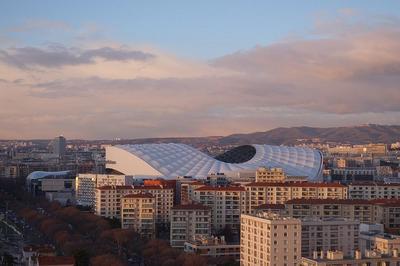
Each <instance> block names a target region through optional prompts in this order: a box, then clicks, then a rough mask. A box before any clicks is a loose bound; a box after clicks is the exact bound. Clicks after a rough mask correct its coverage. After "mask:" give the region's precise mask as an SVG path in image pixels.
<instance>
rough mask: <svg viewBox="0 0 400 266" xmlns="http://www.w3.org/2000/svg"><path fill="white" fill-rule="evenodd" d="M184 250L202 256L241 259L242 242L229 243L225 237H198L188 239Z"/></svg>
mask: <svg viewBox="0 0 400 266" xmlns="http://www.w3.org/2000/svg"><path fill="white" fill-rule="evenodd" d="M183 250H184V251H185V252H186V253H193V254H197V255H200V256H207V257H231V258H235V259H237V260H239V259H240V244H228V243H226V242H225V239H224V238H223V237H221V238H218V237H215V238H214V237H198V238H196V239H194V240H189V241H186V242H185V244H184V248H183Z"/></svg>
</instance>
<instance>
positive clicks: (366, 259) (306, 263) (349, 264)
mask: <svg viewBox="0 0 400 266" xmlns="http://www.w3.org/2000/svg"><path fill="white" fill-rule="evenodd" d="M399 264H400V257H399V256H398V251H397V250H393V251H392V253H391V255H388V256H384V255H382V254H380V253H379V252H377V251H373V250H366V251H364V255H362V254H361V252H360V251H356V252H355V255H354V256H352V257H345V256H344V255H343V252H341V251H332V250H331V251H328V252H326V254H325V253H323V254H322V256H318V255H317V256H316V257H313V258H304V257H303V258H302V260H301V265H302V266H360V265H361V266H390V265H396V266H397V265H399Z"/></svg>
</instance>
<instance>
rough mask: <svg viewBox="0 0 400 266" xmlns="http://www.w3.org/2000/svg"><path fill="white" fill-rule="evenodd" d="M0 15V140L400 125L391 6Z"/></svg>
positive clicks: (38, 9) (56, 8)
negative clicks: (63, 136) (60, 135)
mask: <svg viewBox="0 0 400 266" xmlns="http://www.w3.org/2000/svg"><path fill="white" fill-rule="evenodd" d="M295 3H296V4H297V5H295ZM0 10H1V16H0V106H1V109H0V125H1V126H0V139H33V138H41V139H44V138H52V137H54V136H57V135H59V134H63V135H65V136H66V137H67V138H70V139H72V138H82V139H85V138H86V139H112V138H115V137H120V138H147V137H171V136H175V137H181V136H212V135H214V136H215V135H228V134H231V133H244V132H252V131H265V130H268V129H272V128H275V127H280V126H302V125H308V126H318V127H331V126H348V125H359V124H366V123H374V124H400V85H399V84H400V2H398V1H280V3H279V4H278V3H275V1H255V2H253V3H252V4H251V5H249V4H246V3H233V2H231V1H218V3H214V2H213V1H201V2H195V3H188V2H186V1H168V3H166V2H165V3H159V2H155V1H154V2H146V4H144V3H140V2H139V1H137V2H136V1H117V2H116V3H115V4H114V3H113V4H111V2H108V1H84V3H81V1H68V2H63V3H60V2H58V3H56V2H55V1H33V0H30V1H11V0H9V1H2V2H1V3H0Z"/></svg>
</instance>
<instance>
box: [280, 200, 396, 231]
mask: <svg viewBox="0 0 400 266" xmlns="http://www.w3.org/2000/svg"><path fill="white" fill-rule="evenodd" d="M285 209H286V214H287V215H289V216H291V217H295V218H306V217H312V216H315V217H343V218H347V219H350V220H358V221H360V222H361V223H380V224H383V225H384V227H385V230H387V231H388V230H399V229H400V200H398V199H376V200H354V199H293V200H289V201H287V202H286V203H285Z"/></svg>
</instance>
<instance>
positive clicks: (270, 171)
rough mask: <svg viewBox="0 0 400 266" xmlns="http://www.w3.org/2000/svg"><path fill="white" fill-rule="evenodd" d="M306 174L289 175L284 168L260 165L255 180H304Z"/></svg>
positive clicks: (305, 179)
mask: <svg viewBox="0 0 400 266" xmlns="http://www.w3.org/2000/svg"><path fill="white" fill-rule="evenodd" d="M304 181H307V177H306V176H288V175H286V174H285V172H284V171H283V169H282V168H268V167H260V168H258V169H257V171H256V180H255V182H304Z"/></svg>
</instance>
